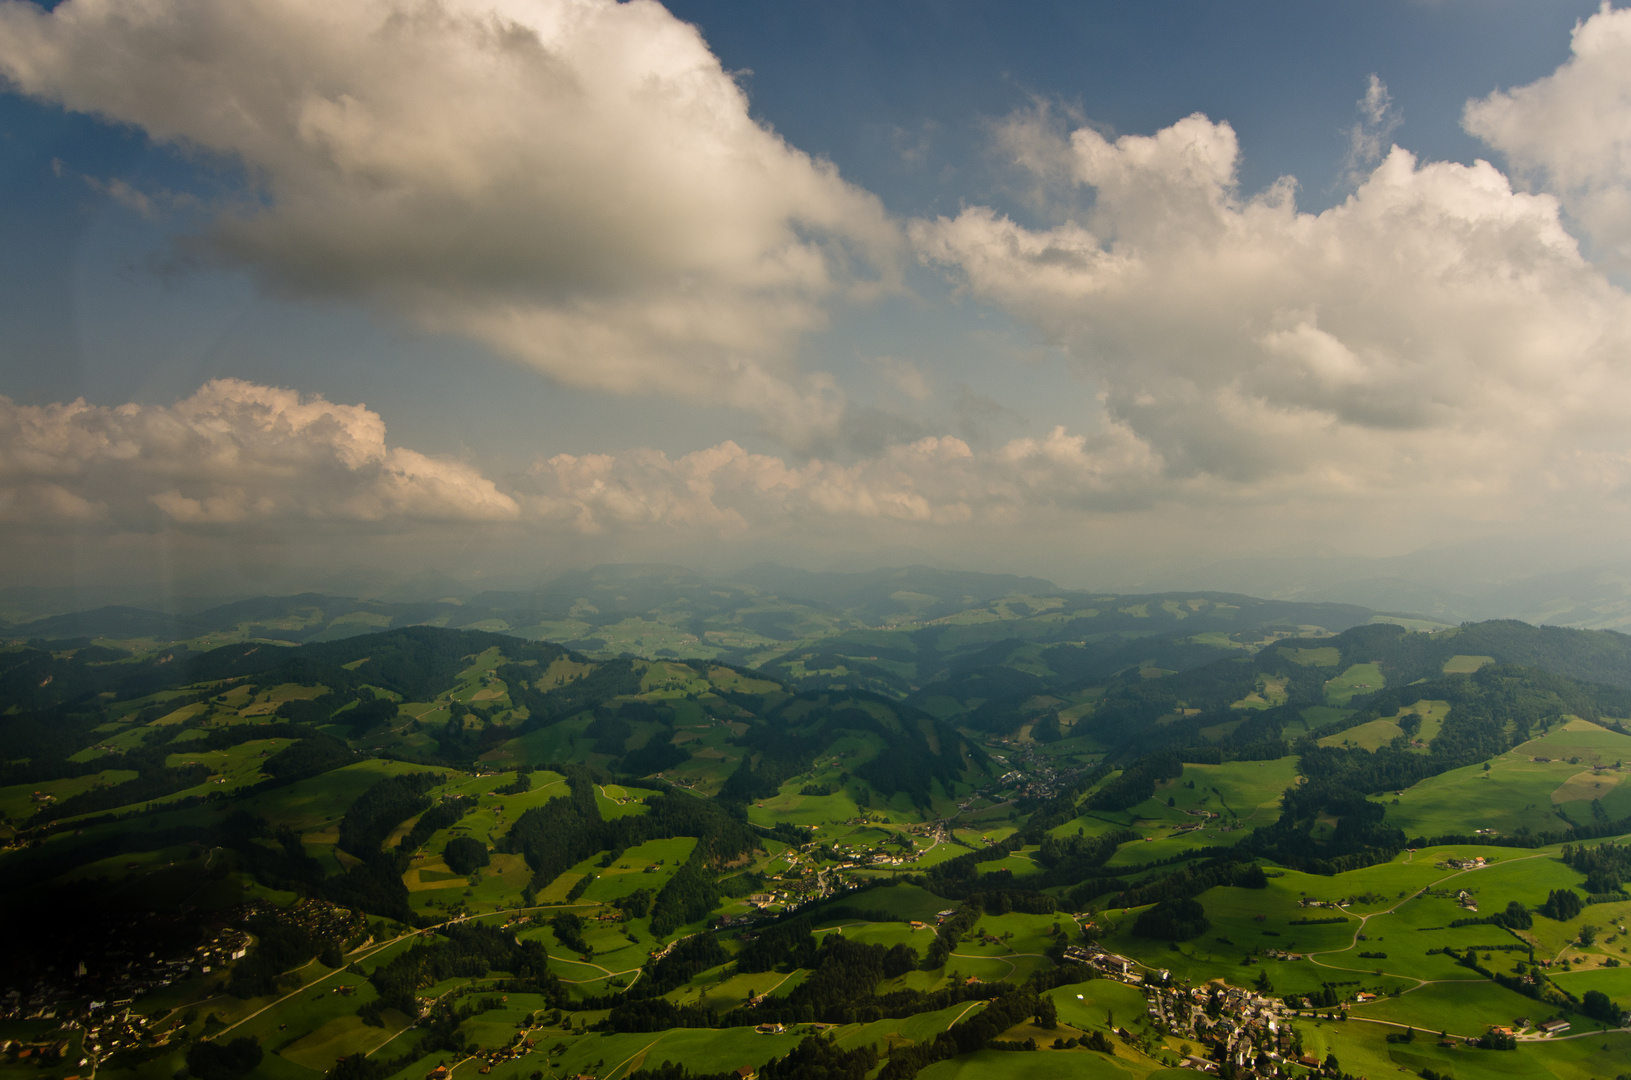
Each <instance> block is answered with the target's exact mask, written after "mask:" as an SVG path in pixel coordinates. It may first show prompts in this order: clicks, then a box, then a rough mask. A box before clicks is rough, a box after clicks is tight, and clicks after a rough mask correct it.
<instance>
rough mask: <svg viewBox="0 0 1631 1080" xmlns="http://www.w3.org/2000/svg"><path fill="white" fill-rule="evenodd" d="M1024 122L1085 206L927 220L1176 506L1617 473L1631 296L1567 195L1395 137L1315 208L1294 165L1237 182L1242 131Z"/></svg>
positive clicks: (931, 249)
mask: <svg viewBox="0 0 1631 1080" xmlns="http://www.w3.org/2000/svg"><path fill="white" fill-rule="evenodd" d="M1378 100H1380V99H1379V98H1378ZM1020 124H1021V125H1022V133H1023V135H1024V139H1023V140H1018V139H1015V140H1009V145H1023V146H1024V147H1025V154H1023V155H1019V154H1016V158H1017V159H1018V160H1019V161H1020V162H1021V163H1022V164H1025V163H1039V164H1036V168H1037V169H1038V170H1039V171H1041V172H1042V173H1045V174H1046V175H1047V176H1048V177H1049V178H1050V180H1049V182H1050V183H1052V184H1053V185H1054V186H1055V187H1063V188H1065V189H1068V190H1067V191H1065V192H1061V193H1056V197H1057V196H1058V195H1061V194H1068V193H1069V192H1076V193H1078V195H1086V194H1089V193H1090V194H1091V202H1090V205H1089V208H1087V209H1084V210H1082V211H1081V212H1079V213H1077V214H1076V215H1074V217H1073V218H1072V219H1071V220H1068V221H1066V222H1065V223H1063V224H1059V225H1056V226H1052V227H1047V228H1032V227H1027V226H1025V225H1022V224H1020V223H1018V222H1016V221H1015V220H1013V219H1012V218H1010V217H1008V216H1005V215H1004V214H1001V213H998V212H996V211H994V210H992V209H989V208H986V207H977V206H976V207H970V208H967V209H965V210H964V211H962V212H961V213H960V214H959V215H958V216H956V217H955V218H940V219H937V220H934V221H918V222H915V223H913V225H912V226H911V236H912V239H913V241H914V243H915V244H916V246H917V249H918V251H919V252H920V253H921V256H922V257H923V258H924V259H925V260H927V261H930V262H932V263H934V264H938V265H941V266H944V267H946V268H948V269H949V270H951V271H953V272H954V273H956V274H957V275H958V276H959V277H960V278H961V280H962V281H963V282H964V283H965V286H966V288H967V289H969V290H970V291H972V292H973V293H975V294H977V295H979V296H981V297H983V298H986V299H988V300H991V301H993V302H995V303H997V304H999V305H1001V306H1002V307H1003V308H1005V309H1006V310H1007V311H1009V312H1011V313H1012V314H1013V315H1015V316H1016V317H1017V318H1019V319H1020V320H1021V321H1022V322H1024V323H1026V324H1028V325H1030V326H1032V327H1034V328H1035V329H1036V330H1038V331H1039V332H1040V333H1042V334H1043V335H1044V336H1045V337H1046V338H1047V339H1048V340H1049V341H1050V342H1052V343H1054V344H1056V345H1058V346H1060V347H1062V348H1063V349H1064V350H1065V351H1066V352H1067V353H1068V354H1069V356H1070V357H1071V358H1072V360H1073V362H1074V363H1076V364H1077V365H1079V367H1080V369H1081V370H1082V371H1083V372H1084V373H1085V374H1087V375H1088V376H1090V377H1091V379H1092V380H1093V381H1094V382H1095V383H1096V384H1097V385H1098V386H1099V388H1100V389H1101V393H1102V399H1103V403H1104V412H1105V414H1106V419H1107V422H1108V424H1109V425H1110V426H1109V428H1108V429H1107V430H1111V431H1116V432H1120V433H1122V438H1123V441H1124V445H1122V446H1120V448H1119V449H1117V450H1116V451H1115V452H1116V453H1119V454H1120V455H1121V457H1122V458H1123V459H1129V455H1132V457H1141V460H1144V461H1145V462H1146V463H1147V467H1146V468H1144V469H1142V470H1136V471H1129V470H1126V469H1119V470H1116V471H1115V475H1119V476H1122V477H1133V476H1138V477H1139V478H1140V480H1139V482H1140V483H1143V484H1148V483H1150V482H1152V480H1151V477H1152V475H1153V476H1154V480H1153V482H1154V483H1156V484H1157V486H1158V488H1159V493H1160V495H1161V496H1164V497H1172V498H1180V497H1181V498H1185V499H1201V500H1211V499H1217V498H1247V499H1252V500H1261V499H1264V498H1277V499H1287V498H1304V497H1313V498H1320V497H1350V496H1356V495H1372V496H1377V497H1386V498H1405V499H1408V498H1412V497H1419V496H1422V495H1431V496H1433V497H1436V498H1441V499H1442V498H1448V497H1449V496H1450V495H1451V494H1452V493H1453V494H1458V495H1463V496H1467V497H1469V498H1475V499H1483V500H1485V503H1484V508H1485V509H1490V508H1491V507H1492V506H1493V504H1494V502H1495V500H1497V499H1501V498H1510V497H1511V495H1512V494H1513V493H1515V492H1527V493H1529V494H1534V493H1536V492H1538V491H1540V490H1542V489H1552V488H1558V487H1562V488H1565V489H1568V490H1583V489H1590V490H1598V491H1600V490H1607V489H1609V488H1613V487H1614V486H1615V485H1617V484H1620V483H1623V482H1624V471H1623V470H1624V460H1623V451H1624V449H1625V446H1626V440H1625V437H1624V428H1623V418H1624V416H1625V415H1626V411H1627V409H1628V407H1631V299H1628V297H1627V295H1626V294H1625V293H1624V292H1623V291H1622V290H1620V289H1619V288H1617V287H1615V286H1614V285H1613V284H1612V283H1611V282H1610V281H1608V280H1607V279H1606V278H1605V277H1604V276H1603V274H1602V273H1601V272H1600V271H1599V270H1598V268H1596V267H1595V266H1593V265H1592V264H1591V263H1589V262H1588V261H1587V260H1586V259H1584V258H1583V257H1582V256H1581V254H1580V252H1579V250H1578V247H1577V245H1576V242H1575V241H1574V239H1573V238H1572V237H1571V236H1570V235H1569V233H1568V232H1567V231H1565V229H1564V227H1563V225H1562V223H1561V221H1560V216H1559V209H1558V204H1557V202H1556V200H1555V199H1554V198H1553V197H1552V196H1550V195H1544V194H1527V193H1523V192H1518V191H1514V190H1513V188H1512V186H1511V184H1510V183H1509V182H1508V180H1507V178H1506V177H1505V176H1504V175H1502V174H1501V172H1500V171H1498V170H1497V169H1496V168H1494V167H1493V166H1491V165H1489V164H1488V163H1486V162H1482V161H1480V162H1477V163H1476V164H1474V165H1471V166H1464V165H1459V164H1453V163H1440V162H1434V163H1423V162H1420V161H1418V160H1417V159H1416V158H1415V157H1413V156H1412V155H1411V154H1410V153H1408V152H1407V151H1405V150H1403V149H1400V148H1398V147H1394V148H1393V149H1392V150H1391V151H1390V152H1388V153H1387V154H1386V156H1385V157H1383V158H1382V159H1381V161H1380V162H1379V163H1378V164H1377V165H1376V166H1375V168H1374V169H1373V170H1372V171H1370V172H1369V174H1368V175H1367V176H1365V177H1364V178H1363V180H1362V182H1361V183H1360V184H1359V186H1358V188H1357V190H1356V191H1355V192H1354V194H1353V195H1352V196H1351V197H1350V198H1348V199H1347V200H1345V201H1344V202H1343V203H1341V204H1339V205H1337V206H1334V207H1332V208H1330V209H1328V210H1326V211H1324V212H1323V213H1319V214H1311V213H1306V212H1302V211H1299V210H1298V209H1297V206H1296V200H1295V183H1294V181H1292V180H1290V179H1289V178H1288V179H1283V180H1281V181H1280V182H1278V183H1277V184H1275V185H1273V186H1272V187H1271V188H1270V189H1269V190H1267V191H1265V192H1263V193H1261V194H1258V195H1256V196H1246V195H1244V194H1243V193H1242V192H1241V191H1240V190H1239V186H1238V172H1237V169H1238V163H1239V156H1240V152H1239V147H1238V144H1237V141H1236V137H1235V133H1234V131H1233V130H1232V129H1231V128H1230V126H1229V125H1228V124H1227V123H1214V122H1212V121H1211V120H1209V119H1207V118H1206V117H1204V116H1201V115H1194V116H1190V117H1188V118H1186V119H1183V120H1180V121H1178V122H1177V123H1175V124H1173V125H1172V126H1170V127H1168V128H1165V129H1163V130H1161V131H1159V132H1157V133H1156V134H1154V135H1148V136H1144V135H1128V136H1122V137H1120V138H1116V139H1114V140H1111V139H1108V138H1106V137H1104V136H1103V135H1101V134H1099V133H1098V132H1096V131H1094V130H1092V129H1090V128H1086V127H1083V128H1080V129H1078V130H1076V131H1074V132H1072V133H1071V134H1070V135H1069V137H1068V139H1063V138H1057V137H1056V139H1057V142H1056V144H1055V145H1053V146H1051V147H1047V146H1042V145H1040V144H1039V142H1038V140H1039V139H1041V138H1043V137H1044V133H1043V131H1042V128H1041V126H1040V125H1038V124H1036V123H1034V122H1033V121H1029V120H1022V121H1020ZM1056 441H1057V440H1056ZM1134 447H1136V449H1134ZM1099 452H1100V453H1105V452H1107V451H1099ZM1054 456H1055V457H1056V458H1058V459H1059V460H1066V459H1067V458H1068V457H1069V455H1060V454H1057V453H1056V454H1055V455H1054ZM1096 460H1097V459H1096V458H1091V457H1087V456H1084V457H1082V458H1081V459H1080V460H1079V461H1078V463H1077V464H1076V465H1075V466H1074V474H1075V475H1084V474H1089V475H1090V474H1091V472H1092V470H1093V468H1095V464H1094V462H1095V461H1096ZM1514 505H1516V504H1512V503H1508V508H1509V509H1510V508H1511V507H1512V506H1514Z"/></svg>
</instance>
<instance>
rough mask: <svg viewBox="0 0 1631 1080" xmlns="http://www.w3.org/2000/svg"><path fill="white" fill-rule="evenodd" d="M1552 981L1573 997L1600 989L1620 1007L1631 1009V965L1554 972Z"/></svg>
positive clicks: (1582, 995)
mask: <svg viewBox="0 0 1631 1080" xmlns="http://www.w3.org/2000/svg"><path fill="white" fill-rule="evenodd" d="M1552 981H1553V982H1554V983H1556V984H1557V985H1558V986H1560V987H1562V988H1563V989H1564V990H1567V991H1568V992H1569V993H1571V994H1573V995H1574V996H1575V997H1584V996H1585V994H1586V991H1588V990H1601V991H1602V992H1603V993H1605V994H1607V995H1608V996H1609V997H1611V998H1613V999H1614V1003H1615V1004H1616V1005H1618V1006H1619V1007H1620V1008H1622V1009H1631V967H1617V968H1596V969H1593V970H1591V971H1566V972H1563V973H1562V974H1554V975H1553V976H1552Z"/></svg>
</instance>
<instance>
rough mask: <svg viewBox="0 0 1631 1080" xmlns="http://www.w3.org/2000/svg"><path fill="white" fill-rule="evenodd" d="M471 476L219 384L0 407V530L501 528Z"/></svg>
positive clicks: (331, 420) (296, 402)
mask: <svg viewBox="0 0 1631 1080" xmlns="http://www.w3.org/2000/svg"><path fill="white" fill-rule="evenodd" d="M518 513H519V509H518V507H517V504H516V503H515V501H514V500H513V499H512V498H510V497H509V496H508V495H505V494H503V493H502V492H500V491H499V490H498V489H497V488H496V487H495V486H494V485H493V483H492V481H490V480H488V479H486V478H485V477H484V476H482V475H481V473H480V472H479V471H478V470H476V469H473V468H471V467H470V466H468V465H466V464H464V463H462V462H457V461H450V460H447V459H444V458H434V457H428V456H426V455H424V454H421V453H418V452H416V451H413V450H408V449H405V448H402V447H390V446H387V445H386V442H385V424H384V423H383V422H382V421H381V419H380V417H379V414H378V413H375V412H373V411H371V410H370V409H368V408H366V407H364V406H361V405H335V404H333V403H331V402H328V401H325V400H324V399H322V398H307V397H302V396H301V395H300V394H298V393H296V392H294V391H292V390H280V389H275V388H272V387H267V386H256V385H254V384H251V383H246V382H242V381H239V380H236V379H222V380H217V381H215V382H211V383H208V384H206V385H205V386H203V387H202V388H201V389H199V391H198V392H197V393H196V394H193V395H192V396H191V397H189V398H187V399H185V400H183V401H179V402H177V403H175V404H174V405H169V406H141V405H135V404H130V405H121V406H118V407H116V408H107V407H105V406H94V405H87V404H86V403H85V402H84V401H75V402H71V403H68V404H64V405H48V406H28V405H17V404H15V403H13V402H11V401H10V400H8V399H6V398H0V526H3V527H6V528H8V529H19V528H22V529H27V530H30V531H37V530H41V529H44V530H47V531H49V530H53V529H58V528H62V527H73V528H79V529H95V530H107V531H151V530H155V529H164V528H170V529H205V530H212V531H219V530H220V529H222V528H227V529H240V528H245V527H250V528H253V527H255V526H258V525H262V524H265V523H268V522H297V521H299V522H334V523H339V524H341V525H349V526H357V525H366V526H373V525H378V524H381V523H396V522H402V521H412V520H420V521H483V522H492V521H506V520H510V519H513V518H515V517H516V516H517V515H518Z"/></svg>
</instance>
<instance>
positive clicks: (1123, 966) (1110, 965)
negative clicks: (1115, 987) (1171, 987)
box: [1065, 942, 1165, 986]
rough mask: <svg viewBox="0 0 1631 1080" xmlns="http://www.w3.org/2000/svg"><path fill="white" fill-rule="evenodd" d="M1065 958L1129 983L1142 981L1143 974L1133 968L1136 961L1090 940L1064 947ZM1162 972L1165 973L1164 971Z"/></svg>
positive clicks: (1133, 983)
mask: <svg viewBox="0 0 1631 1080" xmlns="http://www.w3.org/2000/svg"><path fill="white" fill-rule="evenodd" d="M1065 960H1066V961H1068V962H1069V963H1072V964H1086V965H1087V966H1088V967H1090V968H1093V969H1094V970H1095V971H1098V972H1101V973H1102V974H1104V975H1106V976H1108V977H1109V978H1112V979H1116V980H1119V981H1121V982H1124V983H1131V984H1132V985H1134V986H1141V985H1143V983H1144V976H1143V975H1140V974H1139V973H1138V972H1136V971H1134V970H1133V969H1134V968H1135V967H1137V966H1138V964H1137V961H1134V960H1129V959H1128V958H1127V957H1125V956H1118V955H1116V954H1115V953H1113V952H1108V951H1106V950H1105V949H1102V948H1100V947H1099V946H1098V945H1095V944H1092V943H1091V942H1090V943H1088V944H1087V945H1071V946H1069V947H1067V948H1066V949H1065ZM1162 974H1163V975H1165V972H1163V973H1162ZM1163 981H1164V980H1163Z"/></svg>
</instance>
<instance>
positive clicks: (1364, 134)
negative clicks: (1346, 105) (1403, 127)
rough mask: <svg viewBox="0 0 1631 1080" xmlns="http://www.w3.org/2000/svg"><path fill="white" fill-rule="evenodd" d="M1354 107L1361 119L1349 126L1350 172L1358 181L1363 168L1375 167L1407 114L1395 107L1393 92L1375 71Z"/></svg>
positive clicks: (1361, 177)
mask: <svg viewBox="0 0 1631 1080" xmlns="http://www.w3.org/2000/svg"><path fill="white" fill-rule="evenodd" d="M1355 107H1356V109H1357V110H1358V112H1359V119H1358V120H1357V121H1356V122H1355V123H1354V125H1353V127H1351V128H1349V129H1348V174H1349V176H1351V177H1353V178H1354V179H1355V181H1356V182H1357V181H1359V180H1362V179H1363V176H1362V175H1361V170H1368V169H1370V168H1374V167H1375V165H1376V163H1377V162H1378V161H1381V160H1382V158H1383V156H1384V155H1385V154H1386V152H1387V150H1388V146H1389V142H1388V140H1389V139H1391V138H1392V136H1393V133H1394V132H1395V131H1397V130H1398V128H1399V125H1400V124H1402V123H1404V117H1402V116H1400V115H1399V111H1398V110H1397V109H1395V108H1394V107H1393V95H1392V94H1390V93H1388V91H1387V84H1386V83H1384V82H1383V81H1382V80H1381V79H1380V78H1379V77H1378V76H1377V75H1376V73H1375V72H1372V73H1371V77H1370V81H1369V82H1368V83H1367V84H1366V86H1365V94H1364V96H1363V97H1361V98H1360V99H1359V101H1358V102H1357V103H1356V105H1355Z"/></svg>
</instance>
